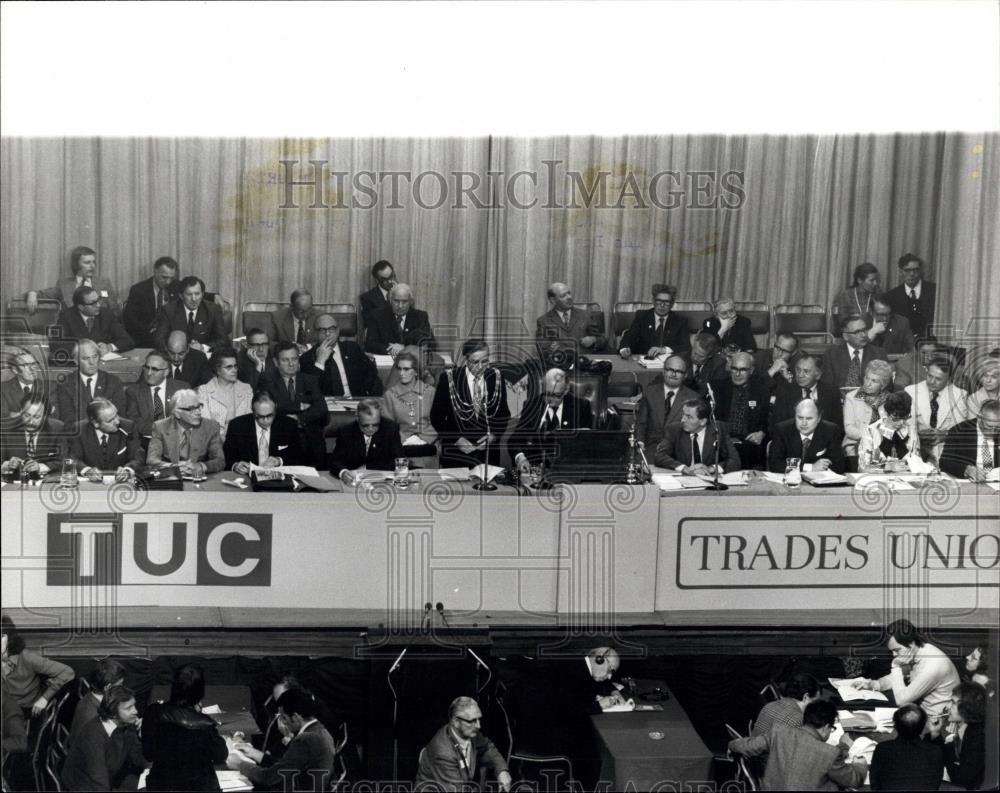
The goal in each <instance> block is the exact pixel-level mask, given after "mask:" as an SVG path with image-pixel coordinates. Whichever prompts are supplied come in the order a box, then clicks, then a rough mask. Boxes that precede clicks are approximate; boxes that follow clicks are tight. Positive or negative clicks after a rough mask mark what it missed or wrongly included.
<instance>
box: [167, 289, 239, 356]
mask: <svg viewBox="0 0 1000 793" xmlns="http://www.w3.org/2000/svg"><path fill="white" fill-rule="evenodd" d="M177 288H178V291H179V293H180V300H172V301H171V302H169V303H166V304H165V305H164V306H163V307H162V308H161V309H160V310H159V312H158V313H157V315H156V330H155V331H154V333H153V338H154V339H155V341H156V345H155V346H156V348H157V349H161V350H162V349H164V348H165V347H166V346H167V337H168V336H169V335H170V334H171V332H173V331H175V330H182V331H184V333H185V335H186V336H187V338H188V343H189V344H190V345H191V346H192V347H194V349H196V350H200V351H201V352H206V351H208V350H211V349H212V348H213V347H223V346H226V345H227V344H228V339H227V338H226V329H225V325H224V324H223V322H222V309H221V308H219V307H218V306H217V305H215V304H214V303H209V302H207V301H206V300H205V282H204V281H202V280H201V279H200V278H198V277H197V276H195V275H189V276H188V277H187V278H182V279H181V281H180V283H179V284H178V285H177Z"/></svg>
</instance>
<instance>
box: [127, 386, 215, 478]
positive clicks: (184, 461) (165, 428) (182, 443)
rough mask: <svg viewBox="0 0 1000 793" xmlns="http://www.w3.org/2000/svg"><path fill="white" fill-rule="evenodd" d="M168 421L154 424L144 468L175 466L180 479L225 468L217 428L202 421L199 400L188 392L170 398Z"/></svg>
mask: <svg viewBox="0 0 1000 793" xmlns="http://www.w3.org/2000/svg"><path fill="white" fill-rule="evenodd" d="M169 407H170V418H166V419H161V420H160V421H157V422H156V423H154V424H153V437H152V438H151V439H150V441H149V452H148V453H147V455H146V464H147V465H148V466H150V467H155V466H164V465H170V464H174V465H176V466H177V468H178V471H180V474H181V476H194V477H201V476H205V475H206V474H212V473H215V472H216V471H221V470H222V469H223V468H225V467H226V457H225V455H224V454H223V452H222V438H221V436H220V433H219V425H218V424H217V423H216V422H214V421H212V419H203V418H202V417H201V400H200V399H199V398H198V394H197V393H196V392H194V391H192V390H191V389H190V388H182V389H181V390H180V391H178V392H177V393H176V394H174V395H173V396H172V397H171V398H170V404H169Z"/></svg>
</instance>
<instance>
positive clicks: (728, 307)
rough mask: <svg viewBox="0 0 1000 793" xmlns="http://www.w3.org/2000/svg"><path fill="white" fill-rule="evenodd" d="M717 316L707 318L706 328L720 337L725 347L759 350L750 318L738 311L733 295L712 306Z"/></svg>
mask: <svg viewBox="0 0 1000 793" xmlns="http://www.w3.org/2000/svg"><path fill="white" fill-rule="evenodd" d="M712 308H713V309H714V310H715V316H714V317H709V318H708V319H706V320H705V325H704V329H705V330H707V331H708V332H709V333H714V334H715V335H716V336H718V337H719V342H720V343H721V345H722V348H723V349H727V348H731V349H734V350H742V351H743V352H757V340H756V339H755V338H754V337H753V331H752V330H751V329H750V320H749V319H748V318H747V317H744V316H740V315H739V314H737V313H736V303H735V302H733V299H732V298H731V297H722V298H719V299H718V300H716V301H715V304H714V305H713V306H712Z"/></svg>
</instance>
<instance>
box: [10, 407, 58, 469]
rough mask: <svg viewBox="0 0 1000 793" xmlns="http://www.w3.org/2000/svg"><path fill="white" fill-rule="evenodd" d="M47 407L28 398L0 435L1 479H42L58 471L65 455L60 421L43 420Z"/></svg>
mask: <svg viewBox="0 0 1000 793" xmlns="http://www.w3.org/2000/svg"><path fill="white" fill-rule="evenodd" d="M47 413H48V406H47V405H46V404H45V402H44V401H42V400H41V399H39V398H37V397H35V396H33V395H28V396H26V397H24V398H23V399H22V400H21V405H20V410H19V413H18V416H17V419H16V420H15V421H14V422H12V423H11V425H10V426H9V427H6V428H5V429H4V431H3V434H2V435H0V459H2V460H3V466H2V469H0V472H2V473H3V474H4V475H13V474H17V473H18V472H19V471H21V470H23V471H25V472H26V473H27V474H28V475H29V476H31V477H33V478H35V477H42V476H45V475H46V474H48V473H49V471H50V470H51V469H52V468H57V467H58V465H59V464H60V460H61V459H62V457H63V456H64V453H65V451H66V443H65V438H64V437H62V435H61V431H62V428H63V425H62V422H61V421H56V420H55V419H49V418H46V415H47Z"/></svg>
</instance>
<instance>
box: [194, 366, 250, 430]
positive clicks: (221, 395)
mask: <svg viewBox="0 0 1000 793" xmlns="http://www.w3.org/2000/svg"><path fill="white" fill-rule="evenodd" d="M192 352H194V351H192ZM212 369H213V370H214V371H215V376H214V377H213V378H212V379H211V380H209V381H208V382H207V383H205V384H204V385H202V386H199V387H198V398H199V399H200V400H201V403H202V405H203V408H202V410H203V411H204V414H203V415H206V416H207V417H208V418H210V419H212V420H213V421H214V422H215V423H216V424H218V425H219V432H220V433H221V435H222V440H225V439H226V430H227V428H228V427H229V422H230V421H232V420H233V419H234V418H236V417H237V416H245V415H246V414H247V413H249V412H250V400H251V399H253V391H252V390H251V388H250V386H248V385H247V384H246V383H241V382H240V380H239V365H238V364H237V363H236V350H233V349H230V348H225V349H221V350H216V352H215V355H213V356H212Z"/></svg>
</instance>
